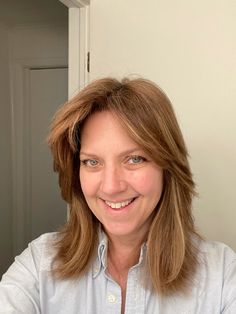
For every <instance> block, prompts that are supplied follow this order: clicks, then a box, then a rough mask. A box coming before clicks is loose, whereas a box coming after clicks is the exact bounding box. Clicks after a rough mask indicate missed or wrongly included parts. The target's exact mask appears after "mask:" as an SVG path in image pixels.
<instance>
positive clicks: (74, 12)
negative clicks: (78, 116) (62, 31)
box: [59, 0, 90, 98]
mask: <svg viewBox="0 0 236 314" xmlns="http://www.w3.org/2000/svg"><path fill="white" fill-rule="evenodd" d="M59 1H60V2H61V3H63V4H64V5H65V6H67V7H68V13H69V36H68V38H69V41H68V52H69V53H68V98H71V97H73V95H74V94H75V93H76V92H77V91H78V90H81V89H82V88H83V87H84V86H85V85H87V84H88V82H89V64H88V62H89V17H90V14H89V5H90V0H59Z"/></svg>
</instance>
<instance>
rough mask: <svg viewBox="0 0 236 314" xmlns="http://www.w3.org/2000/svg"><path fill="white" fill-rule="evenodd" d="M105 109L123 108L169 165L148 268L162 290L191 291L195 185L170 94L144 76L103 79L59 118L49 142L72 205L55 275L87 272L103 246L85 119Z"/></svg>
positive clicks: (135, 134) (122, 114) (128, 123)
mask: <svg viewBox="0 0 236 314" xmlns="http://www.w3.org/2000/svg"><path fill="white" fill-rule="evenodd" d="M102 110H111V111H112V112H113V113H115V114H116V116H117V117H118V118H119V121H120V123H121V124H122V125H123V127H124V128H125V129H126V131H127V132H128V134H129V135H130V136H131V138H132V139H133V140H134V141H135V142H136V143H137V144H138V145H140V147H141V148H142V149H143V150H144V151H145V152H146V153H147V154H148V155H149V156H150V157H151V158H152V160H153V161H154V162H156V163H157V164H158V165H159V166H160V167H161V168H162V169H163V176H164V186H163V194H162V197H161V200H160V201H159V203H158V205H157V208H156V209H155V215H154V218H153V221H152V224H151V227H150V229H149V232H148V235H147V257H146V258H147V264H146V267H147V271H148V273H149V274H150V278H151V281H152V286H153V289H154V291H156V292H157V293H161V294H163V295H164V294H169V293H170V292H173V291H183V290H184V289H185V288H186V287H187V286H188V284H189V280H190V278H192V275H193V274H194V272H195V270H196V266H197V249H196V248H195V246H194V244H193V241H192V238H193V235H194V234H197V233H196V231H195V228H194V222H193V217H192V211H191V207H192V198H193V196H194V195H195V185H194V182H193V179H192V174H191V171H190V167H189V163H188V160H187V158H188V153H187V149H186V146H185V143H184V140H183V136H182V134H181V131H180V128H179V125H178V122H177V120H176V117H175V114H174V111H173V108H172V105H171V103H170V101H169V99H168V98H167V96H166V95H165V94H164V92H163V91H162V90H161V89H160V88H159V87H158V86H157V85H155V84H154V83H153V82H151V81H148V80H145V79H141V78H138V79H128V78H124V79H123V80H122V81H118V80H117V79H114V78H104V79H99V80H96V81H94V82H92V83H91V84H89V85H88V86H87V87H86V88H84V89H83V90H82V91H81V92H79V93H78V94H77V95H76V96H75V97H74V98H73V99H72V100H70V101H68V102H67V103H66V104H65V105H64V106H62V107H61V109H60V110H59V111H58V112H57V113H56V115H55V117H54V120H53V122H52V127H51V131H50V134H49V138H48V143H49V145H50V147H51V150H52V154H53V158H54V169H55V171H57V172H58V173H59V185H60V188H61V194H62V197H63V198H64V200H65V201H66V202H67V203H68V204H69V205H70V215H69V220H68V222H67V223H66V224H65V226H64V227H63V229H62V230H61V231H60V237H59V239H60V240H59V241H58V243H57V255H56V258H55V259H56V262H57V263H56V265H57V266H56V268H55V270H54V274H56V275H57V276H58V277H59V278H61V279H66V278H76V277H78V276H81V275H82V274H84V273H85V272H86V271H87V269H88V267H89V266H90V265H91V262H92V260H93V258H94V254H95V251H96V248H97V244H98V240H97V234H98V226H99V222H98V220H97V218H96V217H95V216H94V215H93V214H92V212H91V210H90V209H89V207H88V205H87V203H86V201H85V198H84V195H83V193H82V190H81V186H80V180H79V171H80V159H79V152H80V135H81V134H80V132H81V129H82V126H83V124H84V122H85V121H86V119H87V118H88V117H89V116H90V115H92V114H93V113H95V112H97V111H102Z"/></svg>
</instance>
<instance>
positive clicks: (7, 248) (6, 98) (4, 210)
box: [0, 24, 12, 273]
mask: <svg viewBox="0 0 236 314" xmlns="http://www.w3.org/2000/svg"><path fill="white" fill-rule="evenodd" d="M0 43H1V45H0V68H1V70H0V151H1V157H0V212H1V219H0V248H1V253H0V254H1V255H0V256H1V257H0V259H1V264H0V273H1V270H3V269H6V267H7V265H8V262H9V259H10V258H11V254H12V252H11V249H12V247H11V245H9V243H10V244H11V241H9V242H8V243H7V242H6V238H7V239H9V240H10V239H11V218H12V217H11V215H12V213H11V205H12V188H11V123H10V115H11V108H10V91H9V68H8V66H9V63H8V33H7V28H6V27H5V26H4V25H2V24H0Z"/></svg>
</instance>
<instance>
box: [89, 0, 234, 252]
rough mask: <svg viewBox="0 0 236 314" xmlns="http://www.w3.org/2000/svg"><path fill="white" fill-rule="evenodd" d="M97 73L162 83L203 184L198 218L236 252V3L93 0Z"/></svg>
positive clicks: (211, 236) (218, 0) (203, 227)
mask: <svg viewBox="0 0 236 314" xmlns="http://www.w3.org/2000/svg"><path fill="white" fill-rule="evenodd" d="M90 12H91V43H90V45H91V74H90V78H91V80H92V79H95V78H98V77H102V76H107V75H112V76H119V77H122V76H124V75H128V74H130V73H133V74H140V75H142V76H144V77H146V78H149V79H151V80H154V81H155V82H157V83H158V84H159V85H160V86H161V87H162V88H163V89H164V90H165V91H166V92H167V94H168V95H169V97H170V98H171V100H172V102H173V105H174V108H175V110H176V114H177V116H178V118H179V121H180V124H181V127H182V130H183V133H184V136H185V139H186V142H187V145H188V147H189V152H190V155H191V161H190V162H191V165H192V169H193V172H194V174H195V181H196V182H197V185H198V192H199V193H200V198H199V199H198V200H196V201H195V204H194V208H195V216H196V222H197V225H198V226H199V228H200V231H201V232H202V233H203V235H205V236H206V237H207V238H209V239H214V240H220V241H223V242H226V243H228V244H229V245H231V246H232V247H233V248H234V249H235V250H236V210H235V204H236V193H235V186H236V185H235V178H236V123H235V122H236V106H235V101H236V88H235V82H236V58H235V53H236V40H235V38H236V1H235V0H227V1H222V0H208V1H204V0H200V1H194V0H179V1H170V0H158V1H157V0H149V1H146V2H144V1H141V0H129V1H127V0H112V1H111V0H92V1H91V11H90Z"/></svg>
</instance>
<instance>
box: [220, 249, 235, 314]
mask: <svg viewBox="0 0 236 314" xmlns="http://www.w3.org/2000/svg"><path fill="white" fill-rule="evenodd" d="M229 254H230V255H231V256H230V257H231V262H230V264H229V265H228V266H227V268H226V271H225V278H224V283H223V293H222V301H223V311H222V314H235V313H236V254H235V253H234V252H233V251H231V249H229Z"/></svg>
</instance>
